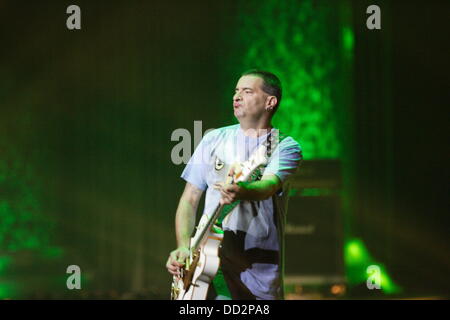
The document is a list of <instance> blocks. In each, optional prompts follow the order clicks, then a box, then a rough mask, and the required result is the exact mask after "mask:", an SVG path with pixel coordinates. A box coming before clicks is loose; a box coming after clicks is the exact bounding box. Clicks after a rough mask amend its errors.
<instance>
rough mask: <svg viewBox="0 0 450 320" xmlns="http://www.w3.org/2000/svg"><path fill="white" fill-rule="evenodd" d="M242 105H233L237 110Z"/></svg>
mask: <svg viewBox="0 0 450 320" xmlns="http://www.w3.org/2000/svg"><path fill="white" fill-rule="evenodd" d="M240 106H241V105H240V104H238V103H233V107H235V108H239V107H240Z"/></svg>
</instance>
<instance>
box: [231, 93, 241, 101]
mask: <svg viewBox="0 0 450 320" xmlns="http://www.w3.org/2000/svg"><path fill="white" fill-rule="evenodd" d="M233 100H234V101H239V100H241V95H240V94H239V93H238V92H237V93H235V94H234V97H233Z"/></svg>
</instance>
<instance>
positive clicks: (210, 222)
mask: <svg viewBox="0 0 450 320" xmlns="http://www.w3.org/2000/svg"><path fill="white" fill-rule="evenodd" d="M223 207H224V205H223V204H220V203H219V204H218V205H217V206H216V208H215V209H214V214H213V215H212V216H211V218H210V219H209V220H208V223H207V224H206V225H205V227H204V228H203V230H202V231H201V233H200V235H199V237H198V238H197V240H196V241H195V243H194V245H193V246H192V247H191V251H192V252H194V251H196V250H197V249H198V248H199V247H200V245H201V244H202V243H203V241H204V240H205V236H206V234H207V232H208V230H210V229H211V228H212V226H213V225H214V222H215V221H216V220H217V218H218V217H219V215H220V212H221V211H222V209H223Z"/></svg>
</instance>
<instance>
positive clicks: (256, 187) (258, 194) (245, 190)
mask: <svg viewBox="0 0 450 320" xmlns="http://www.w3.org/2000/svg"><path fill="white" fill-rule="evenodd" d="M281 186H282V182H281V180H280V178H278V176H277V175H275V174H273V173H269V174H266V175H263V176H262V178H261V180H259V181H253V182H239V183H237V184H225V185H220V186H219V185H217V189H220V193H221V195H222V199H221V200H220V201H221V203H222V204H230V203H232V202H234V201H236V200H248V201H260V200H265V199H268V198H270V197H271V196H273V195H274V194H275V192H277V191H278V190H280V188H281Z"/></svg>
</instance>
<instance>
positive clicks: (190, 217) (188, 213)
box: [175, 182, 203, 248]
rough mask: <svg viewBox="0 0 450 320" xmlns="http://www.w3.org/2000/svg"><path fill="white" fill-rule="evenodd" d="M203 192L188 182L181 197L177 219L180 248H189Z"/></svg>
mask: <svg viewBox="0 0 450 320" xmlns="http://www.w3.org/2000/svg"><path fill="white" fill-rule="evenodd" d="M202 194H203V190H201V189H199V188H197V187H196V186H194V185H193V184H191V183H189V182H187V183H186V186H185V188H184V191H183V194H182V195H181V198H180V202H179V203H178V208H177V212H176V217H175V233H176V237H177V245H178V247H179V248H180V247H186V248H189V241H190V238H191V235H192V231H193V230H194V227H195V216H196V212H197V208H198V203H199V202H200V198H201V197H202Z"/></svg>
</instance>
